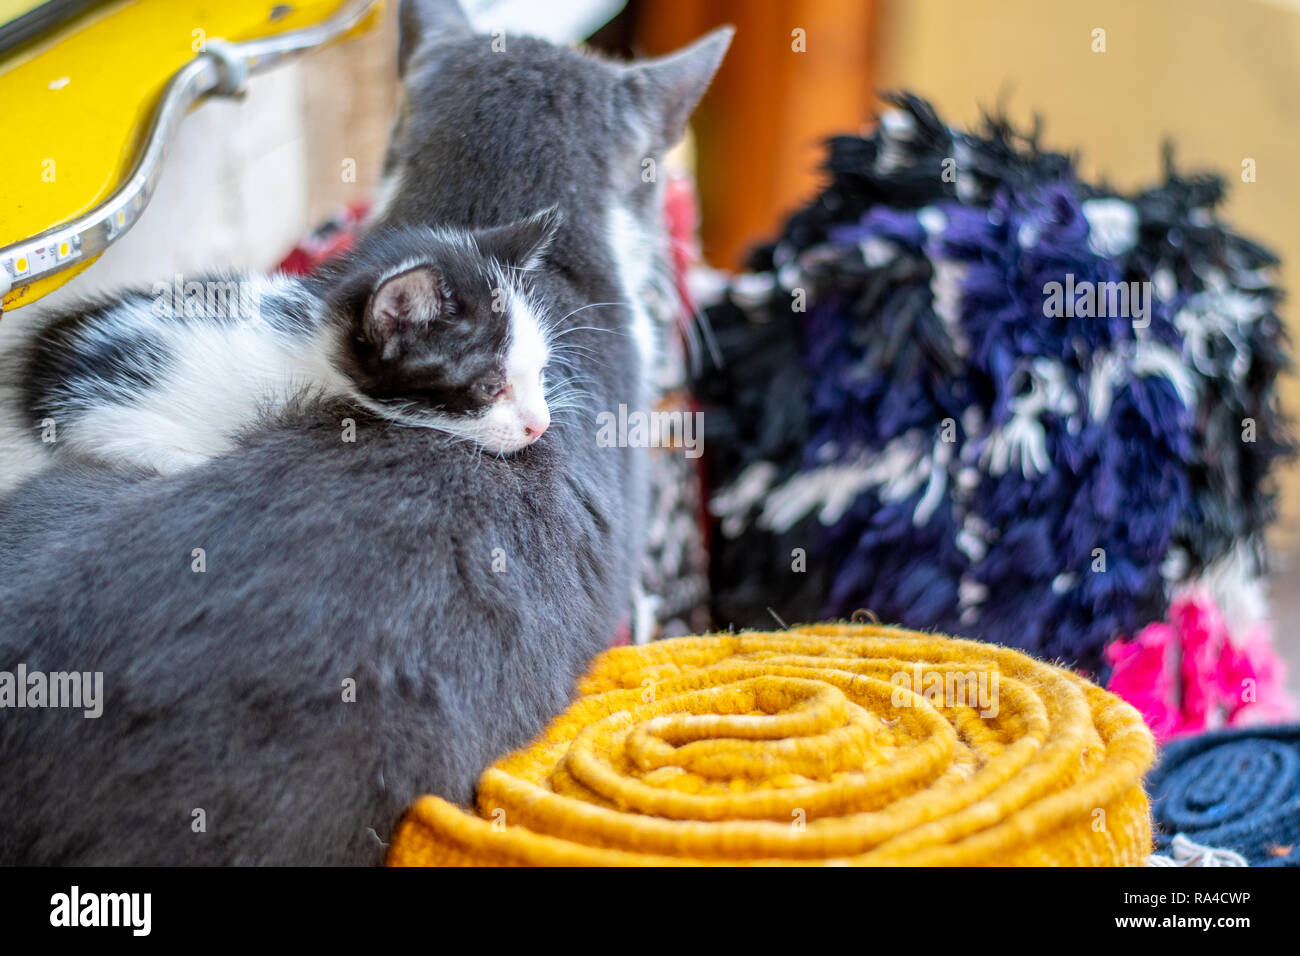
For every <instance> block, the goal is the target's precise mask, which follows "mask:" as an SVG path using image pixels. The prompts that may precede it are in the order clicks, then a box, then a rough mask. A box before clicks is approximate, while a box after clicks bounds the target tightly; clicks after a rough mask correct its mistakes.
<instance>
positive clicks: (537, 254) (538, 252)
mask: <svg viewBox="0 0 1300 956" xmlns="http://www.w3.org/2000/svg"><path fill="white" fill-rule="evenodd" d="M563 221H564V217H563V215H562V214H561V213H560V207H559V206H547V207H546V208H545V209H543V210H541V211H539V212H535V213H533V214H532V215H531V216H529V217H528V218H527V219H520V220H518V221H516V222H512V223H507V224H506V225H504V226H493V227H492V228H491V229H480V230H479V231H477V232H475V233H474V240H475V242H477V243H478V247H479V250H480V251H482V252H483V254H484V255H488V256H491V257H492V258H493V259H495V260H497V262H500V263H501V264H502V265H505V266H512V267H513V268H516V269H531V268H533V266H535V265H537V263H538V262H539V261H541V258H542V257H543V256H544V255H546V249H547V247H548V246H550V244H551V240H553V239H554V238H555V233H556V231H557V230H558V229H559V228H560V223H561V222H563Z"/></svg>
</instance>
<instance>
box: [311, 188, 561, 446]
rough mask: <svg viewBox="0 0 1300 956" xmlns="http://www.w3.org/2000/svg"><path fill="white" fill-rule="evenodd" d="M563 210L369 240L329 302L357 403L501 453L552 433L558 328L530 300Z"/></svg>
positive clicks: (394, 232)
mask: <svg viewBox="0 0 1300 956" xmlns="http://www.w3.org/2000/svg"><path fill="white" fill-rule="evenodd" d="M558 223H559V214H558V212H557V211H556V210H555V209H554V208H550V209H546V210H543V211H542V212H539V213H536V214H534V215H532V216H529V217H527V218H525V219H521V220H519V221H516V222H512V223H509V224H506V225H502V226H498V227H494V228H488V229H478V230H455V229H431V228H429V227H425V226H405V227H399V228H394V229H385V230H379V231H377V232H374V233H372V234H371V235H370V236H368V237H367V238H366V240H365V241H364V242H363V243H362V245H361V246H360V247H359V248H358V250H357V251H356V252H355V253H354V254H353V255H352V256H350V257H349V258H348V260H347V262H346V264H345V265H343V266H341V267H340V268H339V271H338V274H337V276H336V277H335V278H334V279H333V280H331V281H332V291H331V293H330V294H329V297H328V300H329V302H330V305H331V308H332V311H333V314H334V315H335V316H337V317H339V319H341V322H340V323H338V325H337V327H338V328H339V329H341V330H342V332H343V334H342V335H341V336H340V337H339V346H338V349H337V352H336V356H337V358H336V361H337V362H338V364H339V366H340V368H341V370H342V371H343V372H344V374H345V375H347V376H348V377H349V378H350V380H351V381H352V383H353V385H354V386H355V388H356V391H357V398H358V399H359V400H360V401H361V402H362V403H363V404H364V405H365V406H366V407H368V408H370V409H371V410H372V411H374V412H376V413H377V414H380V415H382V416H384V417H386V418H389V419H391V420H393V421H397V422H401V423H403V424H409V425H423V426H427V427H433V428H437V429H439V430H441V431H444V432H447V433H449V434H451V435H454V436H456V437H458V438H463V439H466V440H470V441H473V442H475V443H476V444H478V445H481V446H482V447H483V448H485V449H486V450H488V451H491V452H494V453H510V452H515V451H518V450H520V449H522V448H524V447H526V446H527V445H530V444H531V443H532V442H534V441H536V440H537V439H538V438H539V437H541V435H542V433H543V432H545V431H546V429H547V427H548V426H549V424H550V411H549V409H548V406H547V402H546V394H545V387H546V381H545V369H546V364H547V362H548V360H549V356H550V349H549V345H548V334H549V329H548V327H547V323H546V320H545V318H544V317H543V316H542V315H540V314H539V310H538V307H537V306H536V304H535V303H534V301H533V297H532V295H531V294H530V290H529V283H528V281H527V273H528V272H529V271H530V270H532V269H535V268H536V267H537V265H538V263H539V262H540V260H541V259H542V257H543V256H544V255H545V252H546V247H547V245H548V244H549V243H550V242H551V240H552V239H553V237H554V235H555V230H556V227H557V225H558Z"/></svg>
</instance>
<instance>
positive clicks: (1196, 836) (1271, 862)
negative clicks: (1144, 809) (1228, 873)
mask: <svg viewBox="0 0 1300 956" xmlns="http://www.w3.org/2000/svg"><path fill="white" fill-rule="evenodd" d="M1147 789H1148V791H1149V792H1150V794H1151V801H1152V806H1153V811H1154V816H1155V823H1156V828H1157V832H1156V843H1157V847H1158V848H1159V849H1160V850H1161V851H1162V852H1164V851H1165V850H1166V848H1168V847H1172V846H1173V844H1174V839H1175V838H1176V837H1177V836H1178V835H1180V834H1181V835H1183V836H1184V837H1186V838H1189V839H1191V840H1194V841H1196V842H1197V843H1202V844H1210V845H1213V846H1216V847H1226V848H1227V849H1229V850H1235V851H1237V852H1238V853H1240V854H1241V855H1242V856H1244V857H1245V858H1246V860H1248V861H1249V863H1250V865H1251V866H1300V725H1296V724H1293V725H1290V726H1285V727H1269V728H1259V729H1255V730H1225V731H1217V732H1215V733H1209V734H1202V735H1200V736H1197V737H1186V738H1183V739H1181V740H1176V741H1174V742H1173V743H1171V744H1169V745H1168V746H1167V747H1165V749H1164V750H1163V751H1162V752H1161V754H1160V762H1159V763H1158V764H1157V765H1156V768H1155V769H1154V770H1153V771H1152V772H1151V775H1150V777H1149V778H1148V780H1147Z"/></svg>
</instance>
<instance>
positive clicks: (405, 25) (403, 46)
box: [397, 0, 474, 76]
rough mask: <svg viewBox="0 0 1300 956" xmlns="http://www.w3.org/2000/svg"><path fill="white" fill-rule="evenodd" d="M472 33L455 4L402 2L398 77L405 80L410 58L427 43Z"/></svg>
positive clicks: (452, 0) (446, 1)
mask: <svg viewBox="0 0 1300 956" xmlns="http://www.w3.org/2000/svg"><path fill="white" fill-rule="evenodd" d="M473 32H474V28H473V27H472V26H470V22H469V19H468V18H467V17H466V16H465V11H464V10H462V9H461V7H460V4H459V3H457V2H456V0H402V5H401V7H400V8H399V9H398V11H397V75H398V76H406V68H407V66H408V65H409V64H410V61H411V57H412V56H414V55H415V51H416V50H418V49H419V48H420V47H421V46H422V45H423V44H424V43H426V42H427V41H429V40H436V39H437V38H438V37H439V36H453V35H468V34H471V33H473Z"/></svg>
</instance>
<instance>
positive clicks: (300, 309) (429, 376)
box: [0, 210, 557, 492]
mask: <svg viewBox="0 0 1300 956" xmlns="http://www.w3.org/2000/svg"><path fill="white" fill-rule="evenodd" d="M556 226H557V220H556V215H555V213H554V211H553V210H548V211H545V212H542V213H539V214H537V215H535V216H530V217H529V218H527V219H523V220H520V221H519V222H516V223H510V224H507V225H504V226H499V227H496V228H494V229H480V230H473V231H471V230H458V229H431V228H429V227H427V226H407V227H403V228H399V229H387V230H380V231H377V232H376V233H374V234H372V235H370V236H369V237H367V239H366V240H365V241H364V242H362V243H361V244H360V245H359V247H358V248H357V249H356V250H354V251H352V252H350V253H349V254H348V255H347V256H345V257H344V258H343V259H342V260H341V261H339V262H337V263H334V264H331V265H330V266H329V267H328V268H327V269H325V270H324V271H323V273H322V274H321V275H319V276H314V277H308V278H302V277H294V276H287V275H272V276H255V275H239V276H234V275H222V276H213V277H208V278H207V279H204V280H193V281H191V282H189V283H185V284H181V283H177V284H176V285H175V286H173V284H172V283H168V282H161V283H158V284H157V285H155V287H154V288H153V289H151V290H150V291H144V290H140V291H134V292H127V293H123V294H120V295H116V296H112V297H110V298H105V299H103V300H100V301H98V302H92V303H87V304H84V305H81V306H78V307H74V308H71V309H66V310H63V311H61V312H57V313H54V314H52V315H49V316H46V317H45V318H44V320H43V321H40V322H38V323H36V325H35V327H34V328H31V329H25V330H24V331H25V332H26V333H27V335H26V339H27V340H26V341H23V342H21V343H20V344H18V345H17V346H16V347H14V348H13V354H12V355H11V357H10V359H9V366H10V377H11V378H12V379H13V381H14V383H15V387H11V388H9V389H6V390H4V391H0V421H5V420H8V421H11V422H14V423H17V425H16V427H14V428H11V429H10V432H11V434H9V435H6V436H4V438H0V444H4V445H8V446H9V447H11V448H12V449H14V450H15V452H16V453H15V454H12V455H9V456H7V457H6V458H5V459H4V460H0V492H3V491H4V490H7V488H9V487H12V486H13V485H14V484H16V482H17V480H18V479H20V478H22V477H25V476H26V475H27V474H29V473H31V472H32V471H34V470H37V469H38V468H39V467H40V465H41V464H47V463H50V462H53V461H54V460H55V458H56V456H58V455H62V456H69V455H70V456H74V457H78V458H82V459H85V460H95V461H98V462H101V463H104V464H110V465H114V464H116V465H127V466H137V467H141V468H145V469H148V470H152V471H156V472H159V473H162V474H170V473H172V472H175V471H179V470H181V469H183V468H188V467H191V466H193V465H196V464H199V463H200V462H203V461H206V460H207V459H209V458H212V457H213V456H215V455H219V454H223V453H225V452H227V451H229V450H231V449H232V448H233V447H234V445H235V441H236V439H237V437H238V436H239V434H240V433H242V432H243V431H245V430H247V429H248V428H250V427H252V426H254V425H255V424H256V423H257V422H258V420H259V419H261V418H263V417H268V416H276V415H279V414H281V413H283V412H284V410H285V409H286V408H287V407H289V406H291V405H296V404H300V403H302V402H304V401H307V400H329V399H339V400H345V401H348V402H351V403H352V404H355V405H357V406H359V407H361V408H364V409H365V410H367V411H369V412H371V413H372V414H374V415H375V416H376V417H379V418H383V419H385V420H387V421H391V422H393V423H394V424H397V425H404V426H413V427H424V428H433V429H436V430H438V431H441V432H443V433H445V434H448V435H450V436H452V437H453V438H456V439H460V440H464V441H469V442H473V443H475V444H476V445H478V446H480V447H482V448H484V449H485V450H487V451H488V452H491V453H494V454H511V453H514V452H517V451H520V450H521V449H523V448H525V447H527V446H528V445H530V444H532V443H533V442H534V441H536V440H537V439H538V438H539V437H541V435H542V433H543V432H545V431H546V429H547V427H548V426H549V425H550V408H549V406H548V404H547V400H546V394H545V385H546V381H545V370H546V365H547V363H548V362H549V360H550V353H551V344H550V342H549V339H550V329H549V328H548V324H547V321H546V318H545V317H544V316H542V315H541V314H539V311H538V309H537V308H536V307H535V305H534V303H533V302H532V301H531V295H530V291H529V286H528V282H527V281H526V280H527V275H528V272H529V271H530V270H532V269H534V268H535V267H536V265H537V264H538V262H539V260H540V258H541V256H542V254H543V252H544V250H545V247H546V245H547V244H548V243H549V242H550V241H551V238H552V237H553V236H554V233H555V229H556ZM42 454H43V455H44V459H45V461H44V462H41V461H38V460H36V459H38V458H39V457H40V456H42Z"/></svg>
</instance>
